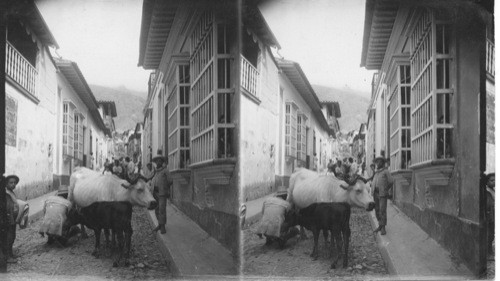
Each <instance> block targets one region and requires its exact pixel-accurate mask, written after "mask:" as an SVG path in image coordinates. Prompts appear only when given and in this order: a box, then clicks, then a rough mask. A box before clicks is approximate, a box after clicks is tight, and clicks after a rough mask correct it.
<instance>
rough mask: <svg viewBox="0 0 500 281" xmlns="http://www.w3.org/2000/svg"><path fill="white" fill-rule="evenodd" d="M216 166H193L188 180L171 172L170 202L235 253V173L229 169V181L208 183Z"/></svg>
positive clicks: (237, 222)
mask: <svg viewBox="0 0 500 281" xmlns="http://www.w3.org/2000/svg"><path fill="white" fill-rule="evenodd" d="M219 169H220V166H219V167H217V166H215V165H211V166H206V167H202V168H198V169H193V170H191V171H189V177H188V179H189V181H186V180H185V179H183V180H179V176H177V177H176V176H175V175H174V178H175V179H174V184H173V186H172V202H173V203H174V204H175V205H176V206H177V207H178V208H179V209H181V210H182V211H183V212H184V213H185V214H186V215H188V216H189V217H190V218H191V219H192V220H194V221H195V222H196V223H197V224H198V225H200V227H201V228H203V229H204V230H205V231H206V232H207V233H209V234H210V235H211V236H212V237H214V238H215V239H217V240H218V241H219V242H221V243H222V244H223V245H224V246H226V247H227V248H228V249H230V250H231V251H232V252H233V253H235V254H236V253H237V251H238V249H239V246H238V241H239V239H238V237H239V227H238V226H239V216H238V208H239V193H238V188H237V186H238V185H237V182H238V173H237V172H236V170H234V171H233V172H232V174H231V175H230V177H229V184H213V183H210V178H213V176H214V174H216V173H217V171H218V170H219ZM207 179H208V180H207ZM167 223H168V222H167Z"/></svg>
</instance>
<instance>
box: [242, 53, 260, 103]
mask: <svg viewBox="0 0 500 281" xmlns="http://www.w3.org/2000/svg"><path fill="white" fill-rule="evenodd" d="M258 85H259V71H258V70H257V69H256V68H255V67H254V66H253V65H252V64H251V63H250V62H249V61H248V60H247V59H245V57H243V56H241V86H242V87H243V89H245V90H247V91H248V92H249V93H250V94H252V95H254V96H257V89H258Z"/></svg>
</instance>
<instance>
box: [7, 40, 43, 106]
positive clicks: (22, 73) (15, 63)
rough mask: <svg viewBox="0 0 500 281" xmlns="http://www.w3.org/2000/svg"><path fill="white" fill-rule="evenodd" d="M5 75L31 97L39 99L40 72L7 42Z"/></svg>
mask: <svg viewBox="0 0 500 281" xmlns="http://www.w3.org/2000/svg"><path fill="white" fill-rule="evenodd" d="M5 50H6V63H5V74H6V75H7V77H8V78H10V79H12V80H13V81H14V82H16V83H17V84H18V85H19V86H21V88H22V89H24V90H25V91H27V92H28V94H30V95H31V96H33V97H35V98H38V97H37V95H36V80H37V76H38V72H37V71H36V68H35V67H34V66H32V65H31V64H30V63H29V62H28V61H27V60H26V59H25V58H24V57H23V55H22V54H21V53H20V52H19V51H18V50H16V48H14V46H12V45H11V44H10V43H9V42H7V46H6V48H5Z"/></svg>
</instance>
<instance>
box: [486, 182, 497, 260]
mask: <svg viewBox="0 0 500 281" xmlns="http://www.w3.org/2000/svg"><path fill="white" fill-rule="evenodd" d="M486 222H487V225H486V229H487V231H488V234H487V235H488V255H492V254H493V240H494V239H495V173H490V174H487V175H486Z"/></svg>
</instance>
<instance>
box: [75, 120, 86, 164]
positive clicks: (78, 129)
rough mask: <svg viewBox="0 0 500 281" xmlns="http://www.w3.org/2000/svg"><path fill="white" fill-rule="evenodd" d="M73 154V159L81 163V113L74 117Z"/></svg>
mask: <svg viewBox="0 0 500 281" xmlns="http://www.w3.org/2000/svg"><path fill="white" fill-rule="evenodd" d="M73 120H74V148H73V150H74V154H73V156H74V157H75V159H79V160H82V161H83V120H84V117H83V115H82V114H81V113H75V115H74V119H73Z"/></svg>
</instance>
